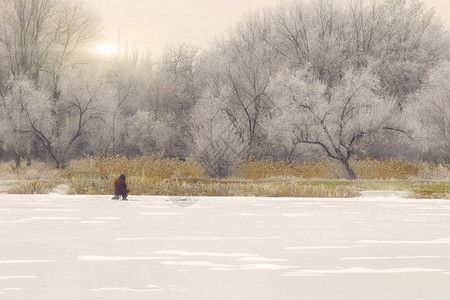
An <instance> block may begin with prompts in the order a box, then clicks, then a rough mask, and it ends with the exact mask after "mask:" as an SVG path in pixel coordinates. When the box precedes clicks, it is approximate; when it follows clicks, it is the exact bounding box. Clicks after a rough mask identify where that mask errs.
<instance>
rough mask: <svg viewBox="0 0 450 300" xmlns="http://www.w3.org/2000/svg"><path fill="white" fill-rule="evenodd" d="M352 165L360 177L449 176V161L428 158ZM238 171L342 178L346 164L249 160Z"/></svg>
mask: <svg viewBox="0 0 450 300" xmlns="http://www.w3.org/2000/svg"><path fill="white" fill-rule="evenodd" d="M350 165H351V167H352V168H353V170H354V171H355V174H356V177H357V178H358V179H397V180H404V179H412V178H414V179H423V180H429V179H441V180H442V179H444V180H448V179H450V165H436V164H432V163H426V162H419V163H413V162H409V161H404V160H386V161H377V160H373V159H369V158H368V159H365V160H361V161H351V162H350ZM238 173H239V175H241V176H242V177H243V178H248V179H260V178H270V177H274V176H281V177H290V176H293V177H300V178H315V179H340V178H346V177H347V174H346V172H345V169H344V168H343V166H342V165H341V164H340V163H338V162H335V161H321V162H309V163H300V162H293V163H287V162H283V161H281V162H272V161H248V162H244V163H242V164H241V165H240V166H239V168H238Z"/></svg>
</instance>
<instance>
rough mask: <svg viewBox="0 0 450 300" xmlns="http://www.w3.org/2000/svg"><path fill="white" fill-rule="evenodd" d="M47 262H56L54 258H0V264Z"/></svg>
mask: <svg viewBox="0 0 450 300" xmlns="http://www.w3.org/2000/svg"><path fill="white" fill-rule="evenodd" d="M46 262H54V260H39V259H28V260H0V264H30V263H46Z"/></svg>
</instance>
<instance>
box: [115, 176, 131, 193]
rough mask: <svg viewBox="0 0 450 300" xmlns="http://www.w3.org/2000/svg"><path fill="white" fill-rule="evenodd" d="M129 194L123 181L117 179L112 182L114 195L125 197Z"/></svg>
mask: <svg viewBox="0 0 450 300" xmlns="http://www.w3.org/2000/svg"><path fill="white" fill-rule="evenodd" d="M129 192H130V190H128V189H127V184H126V183H125V179H123V178H117V179H116V180H115V181H114V195H126V194H128V193H129Z"/></svg>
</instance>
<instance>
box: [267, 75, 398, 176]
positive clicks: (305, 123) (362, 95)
mask: <svg viewBox="0 0 450 300" xmlns="http://www.w3.org/2000/svg"><path fill="white" fill-rule="evenodd" d="M378 89H379V86H378V84H377V80H376V79H375V78H374V76H372V75H370V73H369V72H368V70H364V72H361V73H354V72H347V73H346V74H345V77H344V79H343V80H342V84H340V85H339V86H336V87H334V88H333V89H332V90H331V91H328V92H326V90H327V88H326V86H324V85H323V84H321V83H319V82H317V81H316V80H314V79H313V77H311V75H310V74H308V73H307V72H306V71H302V70H300V71H296V72H285V73H281V74H279V75H278V77H277V79H276V81H275V82H274V83H273V85H272V90H273V93H274V95H273V96H274V97H277V98H278V109H279V114H278V115H277V117H276V118H275V121H274V124H275V125H276V124H278V125H279V127H275V128H274V130H276V131H278V132H279V131H281V132H283V131H285V132H284V135H285V137H286V138H287V139H288V140H287V141H286V142H288V143H292V144H294V145H296V144H309V145H314V146H316V147H317V148H318V149H321V150H322V151H324V152H325V153H326V154H327V156H328V157H330V158H333V159H335V160H338V161H339V162H341V163H342V165H343V166H344V167H345V169H346V171H347V173H348V175H349V177H350V178H351V179H354V178H356V175H355V172H354V171H353V169H352V167H351V166H350V163H349V161H350V159H351V158H352V157H353V156H354V155H355V153H357V152H358V151H359V150H361V149H362V148H363V146H364V143H365V142H368V141H370V137H371V136H374V135H376V134H379V133H381V132H382V131H383V130H397V128H396V127H395V126H394V124H393V118H394V116H395V111H396V106H395V103H394V101H392V100H389V99H383V98H380V97H379V96H377V93H376V91H377V90H378ZM275 134H276V133H275Z"/></svg>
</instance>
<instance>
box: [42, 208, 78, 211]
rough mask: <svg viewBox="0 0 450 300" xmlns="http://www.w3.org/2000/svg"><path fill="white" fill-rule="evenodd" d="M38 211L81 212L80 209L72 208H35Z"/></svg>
mask: <svg viewBox="0 0 450 300" xmlns="http://www.w3.org/2000/svg"><path fill="white" fill-rule="evenodd" d="M34 210H37V211H80V210H79V209H72V208H35V209H34Z"/></svg>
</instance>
